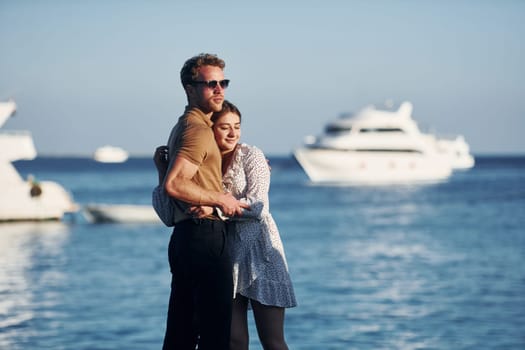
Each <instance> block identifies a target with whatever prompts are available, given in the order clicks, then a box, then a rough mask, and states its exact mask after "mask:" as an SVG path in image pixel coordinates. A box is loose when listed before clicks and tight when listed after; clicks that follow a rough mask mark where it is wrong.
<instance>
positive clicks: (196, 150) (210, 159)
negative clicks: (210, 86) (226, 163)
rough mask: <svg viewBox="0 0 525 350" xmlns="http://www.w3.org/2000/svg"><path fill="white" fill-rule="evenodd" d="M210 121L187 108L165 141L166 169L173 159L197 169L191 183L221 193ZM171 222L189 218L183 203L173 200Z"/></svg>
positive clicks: (218, 154) (195, 110)
mask: <svg viewBox="0 0 525 350" xmlns="http://www.w3.org/2000/svg"><path fill="white" fill-rule="evenodd" d="M211 127H212V122H211V120H210V118H209V117H207V116H206V115H205V114H204V113H203V112H202V111H201V110H200V109H198V108H188V107H186V110H185V111H184V114H183V115H182V116H181V117H180V118H179V120H178V122H177V124H176V125H175V126H174V127H173V129H172V131H171V134H170V137H169V139H168V148H169V159H170V166H169V168H171V167H172V166H173V162H174V160H175V158H176V157H177V156H180V157H184V158H185V159H186V160H188V161H190V162H192V163H193V164H195V165H198V166H199V169H198V170H197V173H196V174H195V176H194V177H193V178H192V181H193V182H194V183H195V184H197V185H198V186H200V187H202V188H204V189H206V190H211V191H216V192H222V174H221V161H222V159H221V153H220V151H219V147H218V146H217V143H216V142H215V137H214V135H213V130H212V129H211ZM177 202H178V204H179V205H178V206H177V209H178V211H179V212H176V215H175V218H176V219H175V221H176V222H178V221H181V220H184V219H188V218H190V216H189V215H187V214H185V209H186V208H187V207H188V204H187V203H184V202H182V201H177Z"/></svg>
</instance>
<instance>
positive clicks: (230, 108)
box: [211, 100, 241, 123]
mask: <svg viewBox="0 0 525 350" xmlns="http://www.w3.org/2000/svg"><path fill="white" fill-rule="evenodd" d="M226 113H233V114H237V115H238V116H239V121H241V112H240V111H239V109H238V108H237V107H236V106H235V105H234V104H233V103H231V102H230V101H228V100H224V102H223V103H222V109H221V110H220V111H218V112H213V114H212V115H211V121H212V122H214V123H215V122H216V121H217V119H219V118H220V117H222V116H223V115H225V114H226Z"/></svg>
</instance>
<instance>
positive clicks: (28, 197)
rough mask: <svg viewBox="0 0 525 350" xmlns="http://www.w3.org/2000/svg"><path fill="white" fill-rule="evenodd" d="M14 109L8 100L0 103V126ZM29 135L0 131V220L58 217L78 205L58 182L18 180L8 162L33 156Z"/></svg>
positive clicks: (34, 154)
mask: <svg viewBox="0 0 525 350" xmlns="http://www.w3.org/2000/svg"><path fill="white" fill-rule="evenodd" d="M15 111H16V104H15V102H14V101H12V100H10V101H8V102H0V127H1V126H2V125H3V124H4V123H5V122H6V121H7V120H8V119H9V117H10V116H12V115H13V114H14V113H15ZM36 155H37V153H36V149H35V146H34V144H33V138H32V137H31V134H30V133H29V132H28V131H4V132H2V133H0V222H8V221H41V220H60V219H62V218H63V216H64V214H65V213H67V212H74V211H76V210H77V209H78V206H77V205H76V204H75V203H74V202H73V199H72V198H71V196H70V194H69V193H68V192H67V191H66V190H65V189H64V188H63V187H62V186H60V185H59V184H57V183H55V182H51V181H36V180H35V178H34V177H33V176H29V177H28V179H27V180H24V179H22V177H21V176H20V174H19V173H18V171H17V170H16V169H15V167H14V166H13V164H12V162H13V161H16V160H32V159H34V158H35V157H36Z"/></svg>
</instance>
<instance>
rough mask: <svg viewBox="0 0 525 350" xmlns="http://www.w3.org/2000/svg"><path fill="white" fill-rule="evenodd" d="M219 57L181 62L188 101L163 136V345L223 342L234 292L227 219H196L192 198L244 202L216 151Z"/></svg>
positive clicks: (238, 206)
mask: <svg viewBox="0 0 525 350" xmlns="http://www.w3.org/2000/svg"><path fill="white" fill-rule="evenodd" d="M224 67H225V63H224V61H223V60H222V59H220V58H218V57H217V56H215V55H211V54H200V55H197V56H195V57H192V58H190V59H188V60H187V61H186V63H185V64H184V66H183V67H182V69H181V72H180V77H181V82H182V86H183V88H184V90H185V91H186V96H187V99H188V106H186V110H185V112H184V115H183V116H182V117H180V118H179V120H178V122H177V124H176V125H175V127H174V128H173V130H172V132H171V134H170V137H169V140H168V149H169V160H170V164H169V170H168V173H167V175H166V178H165V180H164V188H165V190H166V192H167V193H168V194H169V195H170V196H171V197H174V198H175V199H176V206H175V207H176V209H175V225H174V230H173V234H172V236H171V239H170V243H169V250H168V255H169V262H170V268H171V273H172V283H171V295H170V301H169V309H168V317H167V327H166V335H165V338H164V346H163V349H164V350H168V349H195V346H196V344H197V343H198V344H199V350H207V349H214V350H219V349H228V347H229V336H230V323H231V304H232V295H233V289H232V288H233V283H232V266H231V261H230V257H229V249H228V239H227V229H226V223H225V222H224V221H222V220H220V219H219V217H218V215H216V214H212V215H209V216H207V217H206V218H201V219H195V218H192V217H191V215H190V214H189V213H188V211H187V209H188V207H189V206H191V205H206V206H213V207H218V208H219V209H220V210H222V212H223V213H224V214H225V215H227V216H234V215H238V214H240V213H241V212H242V210H243V208H248V206H247V205H246V204H243V203H241V202H240V201H238V200H237V199H235V198H234V197H233V196H232V195H231V194H227V193H224V192H223V190H222V185H221V180H222V178H221V154H220V151H219V149H218V147H217V144H216V142H215V138H214V136H213V131H212V129H211V126H212V122H211V120H210V117H211V115H212V113H213V112H216V111H220V110H221V108H222V103H223V101H224V91H225V89H226V88H227V87H228V83H229V81H228V80H225V79H224Z"/></svg>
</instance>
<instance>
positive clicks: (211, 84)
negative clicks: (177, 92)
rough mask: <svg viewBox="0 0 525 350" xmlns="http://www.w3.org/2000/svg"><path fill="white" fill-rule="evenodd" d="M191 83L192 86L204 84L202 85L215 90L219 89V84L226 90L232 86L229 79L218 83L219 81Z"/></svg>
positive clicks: (194, 81) (195, 81)
mask: <svg viewBox="0 0 525 350" xmlns="http://www.w3.org/2000/svg"><path fill="white" fill-rule="evenodd" d="M191 83H192V85H196V84H202V85H205V86H207V87H209V88H210V89H215V88H216V87H217V84H219V85H220V86H221V88H223V89H226V88H227V87H228V85H230V80H229V79H224V80H220V81H217V80H205V81H198V80H193V81H192V82H191Z"/></svg>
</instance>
